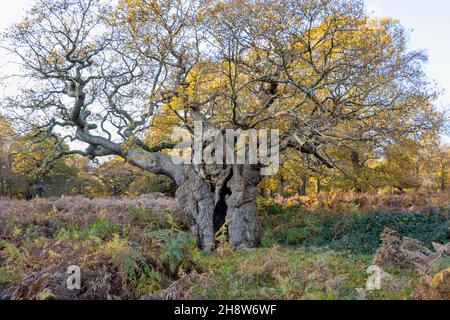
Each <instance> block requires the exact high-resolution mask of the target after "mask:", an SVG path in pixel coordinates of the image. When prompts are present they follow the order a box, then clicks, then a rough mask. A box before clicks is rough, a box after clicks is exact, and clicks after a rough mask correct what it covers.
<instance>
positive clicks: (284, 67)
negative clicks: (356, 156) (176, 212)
mask: <svg viewBox="0 0 450 320" xmlns="http://www.w3.org/2000/svg"><path fill="white" fill-rule="evenodd" d="M405 39H406V37H405V34H404V30H403V29H402V28H401V26H400V25H399V24H398V22H396V21H393V20H390V19H374V18H370V17H368V16H366V14H365V12H364V7H363V5H362V3H361V2H360V1H356V0H354V1H346V0H345V1H344V0H333V1H331V0H321V1H318V0H281V1H280V0H248V1H247V0H243V1H242V0H239V1H237V0H222V1H219V0H161V1H152V0H121V1H118V3H117V4H114V5H113V4H111V3H109V1H101V0H39V1H37V2H36V4H35V5H34V7H33V8H32V9H31V10H30V11H29V12H28V15H27V17H26V19H24V20H23V21H21V22H20V23H17V24H16V25H14V26H12V27H11V28H10V29H9V30H8V32H7V33H6V35H5V38H4V39H3V42H2V43H3V44H2V46H3V47H4V48H6V49H7V50H9V51H10V52H11V53H12V56H13V57H15V58H14V59H15V61H16V62H18V63H19V64H20V65H21V74H20V76H21V77H22V78H21V79H22V80H23V82H20V81H21V80H20V79H16V80H15V81H17V82H18V83H23V85H22V90H21V93H20V94H17V95H16V96H14V97H11V98H10V99H8V100H6V101H5V102H4V107H5V109H8V110H10V115H13V116H14V117H15V119H16V120H17V123H18V121H19V120H20V123H21V125H22V126H27V127H29V128H32V129H33V130H34V131H38V132H40V133H41V134H48V135H49V136H52V137H58V139H59V140H60V141H61V143H60V144H58V143H56V144H55V146H54V151H59V150H60V149H61V150H60V151H61V155H63V154H73V153H79V154H82V155H84V156H87V157H90V158H96V157H102V156H108V155H115V156H119V157H122V158H123V159H125V160H126V161H128V162H129V163H130V164H133V165H135V166H137V167H140V168H142V169H144V170H148V171H150V172H153V173H157V174H163V175H166V176H168V177H170V178H171V179H172V180H173V181H174V182H175V183H176V185H177V187H178V190H177V193H176V196H177V199H178V201H179V203H180V206H181V207H182V208H183V210H184V211H185V213H186V215H187V217H188V220H189V223H190V225H191V229H192V232H193V233H194V234H195V235H196V236H197V237H198V243H199V245H200V246H201V247H203V248H205V249H207V250H209V249H212V248H213V246H214V242H215V241H214V237H215V232H216V231H217V230H219V228H220V227H221V226H222V225H223V224H224V223H227V224H228V236H229V241H230V243H231V245H232V246H233V247H235V248H242V247H251V246H255V245H257V244H258V242H259V236H260V227H259V224H258V219H257V206H256V197H257V185H258V183H259V181H260V179H261V167H262V166H264V164H262V163H259V164H256V165H255V164H251V165H250V164H239V165H238V164H225V165H201V164H200V165H187V164H185V165H177V164H175V163H174V162H173V161H172V158H171V157H172V156H173V154H171V152H172V151H171V149H173V147H174V146H175V145H176V143H177V141H172V140H171V139H170V132H171V131H173V130H175V129H176V128H184V129H186V130H187V131H188V132H192V133H193V132H194V123H201V124H202V128H203V130H208V129H211V128H213V129H217V130H221V131H223V130H226V129H234V130H236V132H245V130H249V129H267V130H270V129H278V130H279V131H280V135H281V136H280V144H279V147H280V150H281V151H282V152H283V151H284V150H288V149H289V150H297V151H298V152H301V153H305V154H310V155H312V156H314V157H315V158H316V159H318V161H320V162H322V163H323V164H325V165H326V166H328V167H331V166H332V165H333V161H332V159H330V158H329V156H328V153H327V148H333V146H337V145H345V144H348V145H351V144H352V143H354V142H359V141H369V140H373V139H382V138H383V137H386V135H387V134H389V133H390V132H393V131H398V130H408V131H411V132H413V131H414V130H418V129H419V128H421V127H424V126H428V125H429V123H430V121H429V119H428V115H429V112H428V111H429V110H430V108H431V107H430V103H429V102H430V99H432V96H433V94H432V93H430V92H431V91H429V88H428V84H427V81H426V79H425V77H424V75H423V72H422V62H423V61H424V60H425V57H424V56H423V55H422V54H421V53H420V52H409V51H407V49H406V44H405V42H406V40H405ZM63 141H65V142H71V143H69V144H70V145H71V146H72V149H71V150H70V151H69V150H63V149H62V148H60V147H59V146H60V145H63ZM74 146H83V148H79V149H75V147H74Z"/></svg>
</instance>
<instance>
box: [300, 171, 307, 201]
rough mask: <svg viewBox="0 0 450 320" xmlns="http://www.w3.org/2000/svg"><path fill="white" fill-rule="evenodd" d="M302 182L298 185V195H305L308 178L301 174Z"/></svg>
mask: <svg viewBox="0 0 450 320" xmlns="http://www.w3.org/2000/svg"><path fill="white" fill-rule="evenodd" d="M301 180H302V184H301V185H300V189H299V193H300V196H302V197H304V196H306V188H307V185H308V178H307V177H306V176H301Z"/></svg>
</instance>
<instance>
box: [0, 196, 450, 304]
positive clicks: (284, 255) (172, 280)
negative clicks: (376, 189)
mask: <svg viewBox="0 0 450 320" xmlns="http://www.w3.org/2000/svg"><path fill="white" fill-rule="evenodd" d="M46 201H47V200H45V201H44V202H43V203H44V204H45V205H41V206H40V207H39V205H37V206H35V207H33V208H34V209H31V208H30V209H29V212H24V211H15V210H14V209H12V210H10V211H8V212H0V219H2V221H4V222H5V223H3V224H1V225H0V235H1V240H0V241H1V246H0V299H11V298H14V299H41V300H42V299H43V300H45V299H146V298H152V299H154V298H163V299H168V298H172V299H173V298H177V299H192V298H196V299H247V300H248V299H323V300H334V299H337V300H355V299H415V298H426V297H428V296H427V295H423V294H422V295H421V294H420V293H421V290H422V289H421V281H422V278H421V275H420V274H419V273H418V272H417V271H416V270H415V269H411V268H410V267H406V266H405V267H402V266H400V267H394V268H393V267H391V268H385V271H386V272H388V273H389V274H390V275H391V276H392V279H391V280H390V281H388V282H386V284H385V286H384V287H383V288H382V290H378V291H375V292H370V293H367V292H364V290H362V289H363V288H364V287H365V284H366V281H367V279H368V277H369V275H368V274H367V273H366V270H367V268H368V267H369V266H370V265H371V264H372V259H373V253H374V250H375V249H376V248H377V247H378V245H379V236H380V233H381V231H382V230H383V228H384V227H385V226H390V227H392V228H395V229H397V230H399V231H400V233H401V234H402V235H408V236H411V237H414V238H417V239H421V240H423V241H425V243H426V244H428V245H429V244H431V242H432V241H437V242H440V243H445V242H448V240H449V233H448V231H449V220H448V211H445V210H440V211H438V210H434V211H433V210H432V211H428V212H426V213H419V212H413V211H410V210H409V211H408V210H406V211H399V212H391V211H389V210H387V209H386V208H378V209H376V208H373V207H371V208H369V209H367V210H363V209H361V208H360V206H359V205H357V204H355V203H345V204H342V203H341V204H340V205H336V204H333V203H331V202H330V203H329V205H328V206H325V207H323V206H319V207H308V206H300V205H299V204H298V203H289V202H288V201H286V202H275V201H269V200H260V203H259V204H260V208H261V210H260V216H261V220H262V222H263V226H264V236H263V238H262V247H261V248H257V249H248V250H242V251H237V252H233V251H232V250H230V248H229V246H227V243H226V228H224V229H223V230H222V232H219V233H218V235H217V237H218V239H217V240H218V243H219V244H220V245H219V248H218V250H217V251H216V252H213V253H204V252H200V251H199V250H198V249H197V247H196V245H195V239H193V238H192V237H191V236H190V235H189V234H188V233H187V232H186V222H185V221H184V220H183V218H182V216H181V215H180V214H179V213H178V212H176V211H174V210H173V209H172V208H171V210H161V208H154V207H152V208H149V207H145V206H143V205H135V206H125V207H124V208H121V207H120V206H119V205H117V206H116V207H115V209H114V211H113V212H110V211H108V210H106V209H102V208H98V207H93V206H92V204H89V203H88V202H85V203H87V204H89V206H90V207H88V208H87V207H83V206H80V207H79V208H80V210H81V212H75V211H71V210H68V209H66V207H69V206H68V205H67V206H66V207H64V206H62V205H61V204H59V209H58V207H57V206H54V205H52V204H51V203H50V202H46ZM65 201H70V200H65ZM105 202H106V200H105ZM124 202H126V201H124ZM81 203H83V201H81ZM21 206H23V205H22V204H21ZM21 208H23V207H21ZM168 212H170V214H169V213H168ZM70 265H78V266H80V267H81V269H82V274H83V289H82V290H81V291H80V292H69V291H68V290H67V289H66V288H65V286H64V282H65V272H66V269H67V267H68V266H70ZM448 267H449V261H448V258H445V257H444V258H443V259H441V260H439V261H436V262H435V263H434V265H433V270H434V272H436V273H438V272H440V271H441V270H444V269H446V268H448Z"/></svg>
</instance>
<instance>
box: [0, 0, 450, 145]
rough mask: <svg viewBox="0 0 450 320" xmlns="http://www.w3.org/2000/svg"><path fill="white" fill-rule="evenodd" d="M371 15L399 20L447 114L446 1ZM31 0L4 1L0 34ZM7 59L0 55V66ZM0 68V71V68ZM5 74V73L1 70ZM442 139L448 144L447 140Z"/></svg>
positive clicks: (404, 3) (449, 39)
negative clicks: (422, 53) (423, 56)
mask: <svg viewBox="0 0 450 320" xmlns="http://www.w3.org/2000/svg"><path fill="white" fill-rule="evenodd" d="M365 1H366V5H367V8H368V11H369V12H373V13H372V14H373V15H374V16H378V17H392V18H397V19H399V20H400V22H401V23H402V25H403V26H404V27H405V28H406V29H407V30H410V31H411V32H410V48H411V49H424V50H426V52H427V53H428V56H429V62H428V64H427V66H426V72H427V74H428V76H429V77H430V78H431V79H433V80H434V81H436V83H437V85H438V86H439V87H440V88H441V89H443V90H445V92H444V93H443V95H442V96H441V97H440V99H439V101H438V102H437V106H438V107H439V109H441V110H448V112H449V113H450V0H429V1H423V0H365ZM31 3H33V0H13V1H4V3H2V10H1V11H0V32H1V31H3V30H4V28H6V27H7V26H8V25H9V24H11V23H13V22H16V21H19V20H20V17H21V16H22V15H23V10H24V8H26V7H27V6H29V5H30V4H31ZM5 60H7V58H6V57H5V56H4V55H2V54H1V52H0V61H1V62H0V66H2V65H4V64H5V63H6V61H5ZM2 69H3V68H2ZM2 72H5V70H2ZM445 140H447V141H448V142H450V137H447V138H446V139H445Z"/></svg>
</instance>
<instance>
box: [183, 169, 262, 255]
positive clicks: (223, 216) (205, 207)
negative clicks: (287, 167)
mask: <svg viewBox="0 0 450 320" xmlns="http://www.w3.org/2000/svg"><path fill="white" fill-rule="evenodd" d="M259 179H260V172H259V170H256V169H255V168H251V167H248V166H237V165H236V166H234V167H233V169H232V170H231V171H230V173H229V176H228V178H227V179H226V180H225V181H224V183H223V184H222V185H213V184H212V183H211V182H208V181H207V180H206V179H204V178H202V177H201V176H200V175H199V174H198V173H197V172H196V171H195V170H194V168H193V167H190V166H186V167H185V171H184V175H183V177H182V182H181V183H180V184H179V185H178V188H177V191H176V198H177V200H178V203H179V204H180V207H181V208H182V210H183V212H184V213H185V215H186V217H187V220H188V223H189V226H190V229H191V232H192V234H194V235H195V236H196V237H197V239H198V244H199V246H200V247H201V248H202V249H204V250H206V251H210V250H213V248H214V245H215V234H216V233H217V232H218V231H219V230H220V229H221V228H222V226H223V225H224V224H225V223H226V224H227V229H228V230H227V231H228V237H229V239H228V240H229V243H230V245H231V246H232V247H233V248H235V249H242V248H247V247H255V246H257V245H258V244H259V240H260V234H261V228H260V223H259V220H258V217H257V204H256V198H257V194H258V192H257V184H258V182H259Z"/></svg>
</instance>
